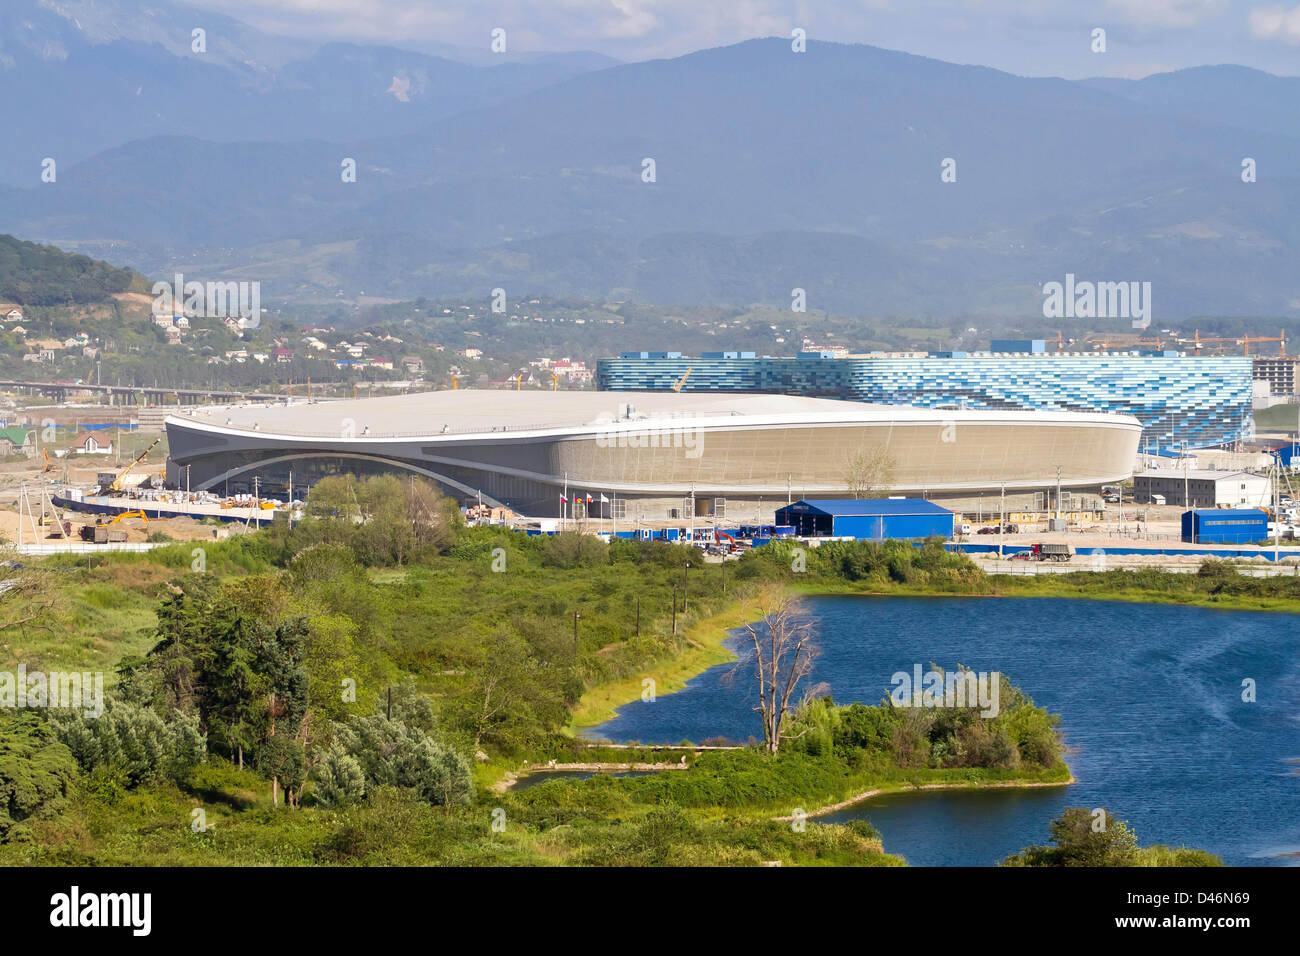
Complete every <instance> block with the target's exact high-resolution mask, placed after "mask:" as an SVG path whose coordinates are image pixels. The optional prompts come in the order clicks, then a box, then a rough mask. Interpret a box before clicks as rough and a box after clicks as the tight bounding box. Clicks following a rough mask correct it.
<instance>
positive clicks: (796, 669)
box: [733, 586, 818, 754]
mask: <svg viewBox="0 0 1300 956" xmlns="http://www.w3.org/2000/svg"><path fill="white" fill-rule="evenodd" d="M757 609H758V612H759V614H760V615H761V616H760V619H759V621H758V623H757V624H746V625H745V632H746V633H747V634H748V636H749V643H748V651H749V653H748V655H747V656H746V657H745V658H742V659H741V660H740V661H739V662H738V663H737V664H736V668H740V667H743V666H744V665H746V664H749V665H751V666H752V667H753V668H754V678H755V681H756V682H757V685H758V706H757V707H755V708H754V710H755V711H757V712H758V713H759V714H761V715H762V718H763V742H764V746H765V747H766V749H767V751H768V753H773V754H774V753H776V752H777V751H778V750H780V748H781V740H782V738H783V737H784V735H785V734H784V732H785V729H786V721H787V718H788V717H789V715H790V701H791V700H792V699H793V697H794V692H795V690H796V689H797V688H798V686H799V682H800V681H801V680H803V679H804V678H805V677H807V676H808V674H809V672H810V671H811V670H812V666H813V661H814V660H815V659H816V657H817V654H818V648H817V643H816V631H815V629H814V626H813V622H812V620H811V619H810V618H809V617H808V616H807V614H806V613H805V611H804V609H803V606H802V604H801V603H800V602H799V600H798V599H797V598H796V597H795V596H794V595H792V594H791V593H790V592H789V591H787V590H785V589H784V588H780V587H778V586H768V587H765V588H764V589H763V590H762V591H760V592H759V595H758V599H757ZM733 672H734V671H733Z"/></svg>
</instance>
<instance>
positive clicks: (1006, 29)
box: [189, 0, 1300, 79]
mask: <svg viewBox="0 0 1300 956" xmlns="http://www.w3.org/2000/svg"><path fill="white" fill-rule="evenodd" d="M189 3H190V5H192V6H195V7H199V8H202V9H209V10H214V11H218V12H221V13H225V14H228V15H231V16H234V17H236V18H238V19H240V20H243V21H245V22H246V23H249V24H251V25H253V26H255V27H258V28H259V29H262V30H266V31H269V32H273V33H278V34H283V35H288V36H294V37H301V38H304V39H315V40H324V39H330V40H350V41H353V42H363V43H364V42H370V43H388V44H392V45H394V46H401V47H405V48H408V49H417V50H418V49H421V48H424V47H426V45H428V44H437V43H450V44H456V45H460V46H468V47H479V48H484V49H485V48H487V47H488V45H489V43H490V42H491V34H492V31H493V30H494V29H496V28H501V29H504V30H505V31H506V34H505V36H506V43H507V51H508V52H510V51H543V50H545V51H572V50H593V51H596V52H599V53H604V54H607V55H609V56H613V57H617V58H618V59H622V60H644V59H652V58H658V57H673V56H679V55H681V54H684V53H689V52H692V51H694V50H699V49H704V48H708V47H715V46H723V45H727V44H731V43H737V42H740V41H742V40H747V39H751V38H753V37H762V36H789V35H790V32H791V30H792V29H794V28H796V27H798V28H801V29H803V30H805V31H806V33H807V36H808V39H809V45H810V48H811V46H812V44H813V43H815V41H816V40H818V39H821V40H831V41H835V42H839V43H867V44H871V45H873V46H880V47H885V48H888V49H894V50H903V51H906V52H908V53H915V54H920V55H923V56H932V57H936V58H938V59H942V60H948V61H950V62H955V63H971V64H980V65H983V66H991V67H995V68H997V69H1001V70H1006V71H1008V72H1011V73H1017V74H1021V75H1026V76H1063V77H1067V78H1071V79H1074V78H1079V77H1084V76H1118V77H1141V76H1147V75H1149V74H1151V73H1161V72H1167V71H1169V70H1173V69H1180V68H1183V67H1188V66H1201V65H1206V64H1220V63H1237V64H1241V65H1243V66H1251V67H1255V68H1257V69H1261V70H1267V71H1268V72H1271V73H1278V74H1283V75H1288V76H1294V75H1300V0H1284V2H1281V3H1274V2H1267V0H189ZM1098 29H1100V30H1104V31H1105V47H1106V48H1105V51H1104V52H1099V51H1094V50H1093V46H1094V45H1095V43H1094V36H1093V34H1094V31H1095V30H1098Z"/></svg>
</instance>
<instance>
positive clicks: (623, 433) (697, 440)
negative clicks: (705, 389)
mask: <svg viewBox="0 0 1300 956" xmlns="http://www.w3.org/2000/svg"><path fill="white" fill-rule="evenodd" d="M596 423H597V424H600V425H605V426H615V425H619V426H621V427H605V428H602V429H600V431H598V432H596V447H597V448H681V449H683V450H684V452H685V455H684V457H686V458H699V457H700V455H702V454H703V453H704V435H703V433H702V432H701V430H700V428H699V426H698V425H696V424H695V423H694V421H692V420H691V419H689V418H680V419H660V420H658V421H656V422H655V423H654V424H649V423H646V424H644V425H643V424H640V423H638V422H635V421H633V422H628V423H626V424H624V423H621V422H616V421H615V420H614V419H613V418H611V417H610V416H608V415H602V416H600V417H599V418H597V419H596Z"/></svg>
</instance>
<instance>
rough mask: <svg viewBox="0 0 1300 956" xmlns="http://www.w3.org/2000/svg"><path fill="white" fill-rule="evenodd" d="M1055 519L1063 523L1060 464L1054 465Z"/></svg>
mask: <svg viewBox="0 0 1300 956" xmlns="http://www.w3.org/2000/svg"><path fill="white" fill-rule="evenodd" d="M1056 520H1057V521H1060V522H1062V525H1064V518H1063V512H1062V511H1061V466H1060V465H1057V466H1056Z"/></svg>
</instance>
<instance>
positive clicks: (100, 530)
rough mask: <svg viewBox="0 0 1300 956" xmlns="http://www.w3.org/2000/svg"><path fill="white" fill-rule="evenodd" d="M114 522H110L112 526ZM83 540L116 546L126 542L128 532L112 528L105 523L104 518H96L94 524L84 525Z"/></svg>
mask: <svg viewBox="0 0 1300 956" xmlns="http://www.w3.org/2000/svg"><path fill="white" fill-rule="evenodd" d="M111 523H112V522H109V524H111ZM81 540H82V541H90V542H93V543H94V544H114V543H118V542H122V541H125V540H126V530H125V529H123V528H110V527H109V526H108V524H105V523H104V519H103V518H96V519H95V523H94V524H83V525H82V526H81Z"/></svg>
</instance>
